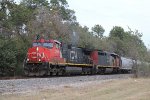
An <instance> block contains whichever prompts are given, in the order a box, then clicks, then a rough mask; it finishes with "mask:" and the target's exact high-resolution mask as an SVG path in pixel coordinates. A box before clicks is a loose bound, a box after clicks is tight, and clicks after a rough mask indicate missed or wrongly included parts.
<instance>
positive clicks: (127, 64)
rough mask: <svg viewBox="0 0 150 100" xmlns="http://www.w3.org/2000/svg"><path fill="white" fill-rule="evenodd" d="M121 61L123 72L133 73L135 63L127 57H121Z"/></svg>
mask: <svg viewBox="0 0 150 100" xmlns="http://www.w3.org/2000/svg"><path fill="white" fill-rule="evenodd" d="M121 61H122V66H120V70H121V72H123V73H127V72H131V71H132V68H133V65H134V63H135V61H134V60H132V59H130V58H125V57H121Z"/></svg>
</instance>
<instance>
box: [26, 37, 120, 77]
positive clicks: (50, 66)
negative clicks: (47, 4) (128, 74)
mask: <svg viewBox="0 0 150 100" xmlns="http://www.w3.org/2000/svg"><path fill="white" fill-rule="evenodd" d="M121 66H122V60H121V57H120V56H119V55H117V54H115V53H109V52H106V51H102V50H94V49H86V48H81V47H76V46H73V45H67V44H61V43H60V42H59V41H57V40H52V39H51V40H45V39H40V40H34V41H33V46H32V47H31V48H29V49H28V52H27V57H26V59H25V61H24V72H25V75H27V76H43V75H64V74H74V73H75V74H97V73H99V74H103V73H105V72H106V70H107V69H111V70H112V72H115V73H118V71H120V68H121Z"/></svg>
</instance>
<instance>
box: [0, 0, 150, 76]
mask: <svg viewBox="0 0 150 100" xmlns="http://www.w3.org/2000/svg"><path fill="white" fill-rule="evenodd" d="M93 20H94V19H93ZM104 33H105V29H104V28H103V26H102V25H100V24H99V23H98V24H95V25H94V26H93V27H92V28H91V30H90V29H89V28H88V27H87V26H81V25H80V23H79V22H77V20H76V16H75V11H74V10H72V9H69V4H68V2H67V0H50V2H48V0H22V1H21V2H20V3H19V4H17V3H16V2H14V1H13V0H1V1H0V74H2V72H4V73H5V75H20V74H22V65H23V60H24V58H25V56H26V53H27V49H28V48H29V47H31V44H32V41H33V39H34V38H35V37H36V36H37V35H39V36H41V37H45V38H46V39H50V38H53V39H57V40H59V41H61V42H65V43H68V44H69V43H71V44H75V45H77V46H79V47H84V48H91V49H102V50H106V51H110V52H115V53H117V54H119V55H121V56H125V57H131V58H133V59H140V60H145V61H150V60H149V58H150V52H149V51H148V50H147V48H146V46H145V44H144V42H143V41H142V39H141V37H142V33H140V32H139V31H138V30H134V31H133V30H132V29H131V28H128V31H125V30H124V29H123V28H122V27H120V26H114V27H113V28H112V29H111V31H110V33H109V36H104Z"/></svg>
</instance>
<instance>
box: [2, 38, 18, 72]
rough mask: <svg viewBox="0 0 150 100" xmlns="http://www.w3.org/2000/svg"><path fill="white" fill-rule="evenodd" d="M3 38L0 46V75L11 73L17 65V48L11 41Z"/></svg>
mask: <svg viewBox="0 0 150 100" xmlns="http://www.w3.org/2000/svg"><path fill="white" fill-rule="evenodd" d="M1 40H3V43H2V42H1V43H0V44H2V45H1V46H0V74H1V75H10V74H11V75H12V74H13V72H14V69H15V67H16V65H17V59H16V55H17V52H16V51H17V50H16V48H15V43H14V42H13V41H11V40H10V41H8V40H4V39H3V38H1Z"/></svg>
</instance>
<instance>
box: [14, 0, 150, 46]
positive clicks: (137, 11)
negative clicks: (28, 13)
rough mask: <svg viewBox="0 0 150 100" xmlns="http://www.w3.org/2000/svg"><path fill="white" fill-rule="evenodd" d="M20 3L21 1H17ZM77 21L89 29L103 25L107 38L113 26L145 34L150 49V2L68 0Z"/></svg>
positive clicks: (144, 38)
mask: <svg viewBox="0 0 150 100" xmlns="http://www.w3.org/2000/svg"><path fill="white" fill-rule="evenodd" d="M16 1H20V0H16ZM67 2H68V4H69V8H70V9H72V10H74V11H75V15H76V17H77V21H78V22H79V23H80V24H81V25H82V26H87V27H89V28H91V27H93V26H94V25H95V24H99V25H102V26H103V28H104V29H105V33H104V35H105V36H108V34H109V32H110V30H111V29H112V28H113V26H121V27H123V28H124V29H125V31H128V26H129V27H130V28H131V29H132V30H133V31H134V30H136V29H137V30H139V32H141V33H143V37H142V40H143V41H144V43H145V45H146V46H147V47H148V48H149V49H150V29H149V27H150V0H67Z"/></svg>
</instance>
